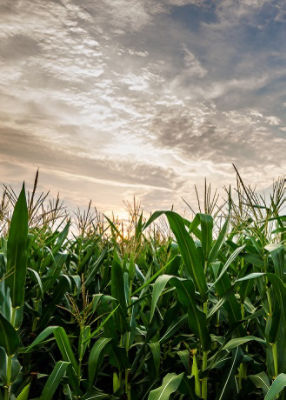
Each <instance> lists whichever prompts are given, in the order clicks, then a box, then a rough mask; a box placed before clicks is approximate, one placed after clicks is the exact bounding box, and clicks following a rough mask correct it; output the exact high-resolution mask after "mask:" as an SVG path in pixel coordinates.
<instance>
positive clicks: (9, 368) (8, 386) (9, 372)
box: [4, 307, 16, 400]
mask: <svg viewBox="0 0 286 400" xmlns="http://www.w3.org/2000/svg"><path fill="white" fill-rule="evenodd" d="M15 321H16V308H14V307H12V312H11V325H12V326H13V327H14V326H15ZM12 358H13V356H12V355H9V356H7V371H6V377H7V383H6V387H5V394H4V400H9V399H10V394H11V378H12Z"/></svg>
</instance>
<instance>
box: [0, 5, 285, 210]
mask: <svg viewBox="0 0 286 400" xmlns="http://www.w3.org/2000/svg"><path fill="white" fill-rule="evenodd" d="M0 16H1V23H0V24H1V30H0V39H1V42H0V43H1V44H0V101H1V105H2V107H1V110H0V116H1V125H0V157H1V158H0V172H1V183H5V184H8V185H10V184H11V185H12V186H14V187H17V188H18V186H19V185H20V184H21V182H22V181H26V183H27V187H28V188H29V187H30V186H31V185H32V183H33V179H34V175H35V171H36V170H37V169H38V168H39V169H40V182H39V190H41V191H47V190H51V194H52V196H53V197H54V196H55V195H56V194H57V193H58V192H59V193H60V195H61V196H62V198H63V200H64V201H65V203H67V204H68V205H69V206H72V205H74V206H75V207H76V206H79V207H86V206H87V204H88V202H89V200H90V199H92V201H93V205H95V206H96V207H97V209H98V210H99V211H101V212H104V213H110V212H111V211H114V212H115V214H118V215H123V214H122V213H123V212H124V208H125V207H124V204H123V201H130V200H132V199H133V197H134V196H135V197H136V198H137V199H138V200H139V201H140V202H141V204H142V207H143V209H145V210H146V211H147V212H149V211H151V210H153V211H154V210H156V209H169V208H170V207H171V205H172V204H174V206H175V208H176V209H179V210H180V209H181V207H182V205H183V204H182V203H183V202H182V200H181V199H182V198H184V199H186V200H187V201H188V202H190V203H191V204H194V202H195V197H194V190H193V187H194V185H197V186H198V188H199V190H201V189H202V187H203V182H204V178H206V179H207V182H208V183H211V184H212V186H213V188H214V189H215V188H218V189H221V188H222V187H223V186H225V185H229V184H234V183H235V171H234V169H233V167H232V163H234V164H235V165H236V166H237V168H238V170H239V172H240V174H241V175H242V177H243V179H244V180H245V182H246V183H247V184H251V185H252V186H256V187H257V189H258V190H259V191H261V192H267V191H269V188H270V187H271V186H272V182H273V180H274V179H277V178H278V177H279V176H285V166H286V162H285V148H286V146H285V133H286V118H285V109H286V86H285V81H286V73H285V66H286V58H285V50H286V43H285V40H284V36H285V27H286V4H285V2H284V1H283V0H277V1H275V2H272V1H269V0H260V1H258V0H241V1H235V0H220V1H217V2H211V1H204V0H133V1H132V2H131V3H130V1H128V0H117V1H114V2H113V3H112V4H110V3H109V2H108V1H107V0H100V1H92V0H88V1H85V2H80V1H79V0H51V1H49V2H45V3H43V2H42V1H41V0H33V1H32V0H16V1H13V2H12V3H11V2H10V1H8V0H4V2H1V5H0Z"/></svg>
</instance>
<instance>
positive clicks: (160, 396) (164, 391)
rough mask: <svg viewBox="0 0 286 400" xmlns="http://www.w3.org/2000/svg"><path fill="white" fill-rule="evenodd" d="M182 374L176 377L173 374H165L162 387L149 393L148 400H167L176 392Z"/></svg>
mask: <svg viewBox="0 0 286 400" xmlns="http://www.w3.org/2000/svg"><path fill="white" fill-rule="evenodd" d="M183 376H184V373H181V374H180V375H177V374H175V373H171V374H167V375H166V376H165V377H164V379H163V382H162V385H161V386H160V387H158V388H157V389H154V390H152V391H151V392H150V393H149V397H148V400H168V399H169V398H170V396H171V394H172V393H174V392H176V390H178V388H179V386H180V384H181V382H182V379H183Z"/></svg>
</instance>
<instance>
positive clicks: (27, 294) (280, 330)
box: [0, 171, 286, 400]
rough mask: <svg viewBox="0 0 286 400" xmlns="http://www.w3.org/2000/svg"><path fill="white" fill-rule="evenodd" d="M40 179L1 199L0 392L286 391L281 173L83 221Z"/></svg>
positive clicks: (161, 396) (163, 394)
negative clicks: (257, 183)
mask: <svg viewBox="0 0 286 400" xmlns="http://www.w3.org/2000/svg"><path fill="white" fill-rule="evenodd" d="M37 180H38V175H37V176H36V180H35V184H34V189H33V191H32V192H31V193H30V192H29V193H27V192H26V190H25V187H24V186H23V188H22V190H21V193H20V195H19V196H18V195H16V193H15V192H14V191H13V189H12V188H9V187H4V189H3V198H2V203H1V205H0V207H1V208H0V229H1V239H0V399H1V400H12V399H13V400H14V399H17V400H27V399H31V400H32V399H34V400H36V399H40V400H50V399H59V400H62V399H69V400H74V399H83V400H91V399H110V400H116V399H126V400H167V399H176V400H184V399H190V400H195V399H204V400H207V399H208V400H224V399H244V400H245V399H265V400H272V399H286V395H285V393H286V390H284V388H285V387H286V263H285V239H286V222H285V221H286V216H285V215H283V212H284V210H285V182H284V179H282V178H281V179H278V180H277V181H276V182H274V184H273V190H272V193H271V194H270V196H269V198H268V199H265V198H264V197H263V196H262V195H260V194H259V193H257V192H256V191H255V190H254V189H251V188H250V187H248V186H247V185H245V184H244V182H243V180H242V178H241V177H240V175H239V173H238V171H237V186H236V187H235V188H234V189H233V188H227V189H226V200H225V202H224V203H223V205H221V206H218V202H217V195H216V193H215V194H214V195H212V194H211V188H210V186H207V185H205V192H204V196H203V201H201V202H200V201H199V194H198V191H196V193H197V198H198V210H192V209H191V207H190V206H189V208H190V209H189V211H190V212H189V214H190V215H191V217H186V216H185V215H180V214H178V213H176V212H175V211H173V210H167V211H157V212H155V213H153V214H152V215H151V216H150V217H149V218H145V217H144V216H143V213H142V212H141V211H140V207H136V203H134V207H133V213H132V212H131V219H130V224H129V226H127V227H126V225H124V226H123V225H121V223H120V222H119V221H117V220H116V218H107V217H106V218H103V217H100V216H99V215H98V214H96V213H92V210H91V204H90V205H89V207H88V209H87V211H85V212H80V211H79V210H78V212H77V213H76V215H75V220H76V225H77V226H76V229H74V228H73V225H74V223H72V222H71V218H70V216H69V214H68V213H67V210H66V209H65V208H64V206H63V205H62V203H61V202H60V200H59V198H57V199H56V200H54V201H52V202H51V201H48V198H47V194H43V193H42V194H40V195H37V193H36V187H37ZM186 204H187V203H186ZM159 221H161V222H159ZM162 226H165V227H167V228H166V229H165V230H164V229H162Z"/></svg>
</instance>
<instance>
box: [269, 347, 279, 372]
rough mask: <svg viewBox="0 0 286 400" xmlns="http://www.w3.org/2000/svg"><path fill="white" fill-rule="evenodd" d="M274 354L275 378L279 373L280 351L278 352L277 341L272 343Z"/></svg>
mask: <svg viewBox="0 0 286 400" xmlns="http://www.w3.org/2000/svg"><path fill="white" fill-rule="evenodd" d="M271 347H272V355H273V363H274V378H276V377H277V375H278V352H277V343H272V345H271Z"/></svg>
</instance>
